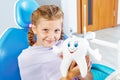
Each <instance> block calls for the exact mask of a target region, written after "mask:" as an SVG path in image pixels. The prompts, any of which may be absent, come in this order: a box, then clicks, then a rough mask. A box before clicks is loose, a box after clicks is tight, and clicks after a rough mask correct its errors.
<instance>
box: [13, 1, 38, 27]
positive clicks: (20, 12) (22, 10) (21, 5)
mask: <svg viewBox="0 0 120 80" xmlns="http://www.w3.org/2000/svg"><path fill="white" fill-rule="evenodd" d="M38 6H39V5H38V3H37V2H36V0H18V1H17V2H16V5H15V20H16V23H17V24H18V25H19V26H20V27H22V28H28V26H29V24H30V23H31V15H32V12H33V11H34V10H36V9H37V8H38Z"/></svg>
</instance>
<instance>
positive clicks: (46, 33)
mask: <svg viewBox="0 0 120 80" xmlns="http://www.w3.org/2000/svg"><path fill="white" fill-rule="evenodd" d="M31 23H32V24H31V27H30V29H29V32H28V39H29V44H30V47H28V48H27V49H25V50H23V51H22V53H21V54H20V56H19V57H18V62H19V69H20V75H21V79H22V80H60V79H61V80H73V79H76V78H79V79H80V80H92V75H91V73H90V71H89V70H88V75H87V76H86V78H84V79H82V78H81V77H80V71H79V68H78V67H77V65H76V63H75V62H74V61H73V63H72V64H71V66H70V68H69V71H68V74H67V77H65V78H63V77H62V75H61V73H60V64H61V60H62V59H61V57H59V56H56V55H54V54H53V53H52V46H53V45H54V44H55V45H57V46H60V45H61V43H62V39H63V30H62V29H63V28H62V24H63V12H62V11H61V9H60V8H59V7H57V6H55V5H44V6H41V7H39V8H38V9H37V10H35V11H34V12H33V14H32V17H31ZM86 62H87V63H88V68H89V69H90V66H89V63H90V61H89V56H86Z"/></svg>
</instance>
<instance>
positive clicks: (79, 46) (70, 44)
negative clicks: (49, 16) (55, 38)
mask: <svg viewBox="0 0 120 80" xmlns="http://www.w3.org/2000/svg"><path fill="white" fill-rule="evenodd" d="M53 52H54V53H61V52H62V53H63V60H62V63H61V68H60V69H61V73H62V75H63V76H64V77H66V75H67V72H68V69H69V66H70V64H71V62H72V61H73V60H75V61H76V63H77V64H78V66H79V68H80V71H81V76H82V77H85V76H86V74H87V64H86V59H85V56H86V55H87V53H90V54H92V55H93V56H94V57H95V58H96V59H98V60H100V59H101V55H100V54H99V52H98V50H92V49H91V48H90V46H89V42H88V41H87V40H86V39H85V38H79V37H75V36H72V37H69V38H67V39H66V40H65V41H64V42H63V45H62V46H61V47H60V48H57V47H56V46H53Z"/></svg>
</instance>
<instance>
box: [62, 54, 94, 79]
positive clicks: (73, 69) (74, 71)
mask: <svg viewBox="0 0 120 80" xmlns="http://www.w3.org/2000/svg"><path fill="white" fill-rule="evenodd" d="M86 63H87V66H88V74H87V76H86V77H85V78H82V77H81V76H80V70H79V67H78V65H77V64H76V62H75V61H73V62H72V63H71V65H70V68H69V70H68V74H67V77H66V78H62V79H61V80H73V79H74V78H75V77H78V78H79V79H80V80H92V78H91V77H92V74H91V72H90V69H91V64H90V57H89V56H88V55H87V56H86Z"/></svg>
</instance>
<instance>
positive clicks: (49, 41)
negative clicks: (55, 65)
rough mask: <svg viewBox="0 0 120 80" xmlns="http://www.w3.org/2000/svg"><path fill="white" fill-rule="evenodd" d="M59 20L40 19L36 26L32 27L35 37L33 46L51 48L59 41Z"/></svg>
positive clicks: (60, 28)
mask: <svg viewBox="0 0 120 80" xmlns="http://www.w3.org/2000/svg"><path fill="white" fill-rule="evenodd" d="M61 25H62V22H61V19H58V20H46V19H44V18H41V19H40V20H39V23H38V25H37V26H34V27H33V32H34V33H35V34H36V36H37V41H36V43H35V45H37V46H44V47H52V46H53V44H55V42H56V41H58V40H59V39H60V36H61V30H62V26H61Z"/></svg>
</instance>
